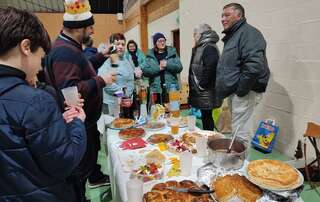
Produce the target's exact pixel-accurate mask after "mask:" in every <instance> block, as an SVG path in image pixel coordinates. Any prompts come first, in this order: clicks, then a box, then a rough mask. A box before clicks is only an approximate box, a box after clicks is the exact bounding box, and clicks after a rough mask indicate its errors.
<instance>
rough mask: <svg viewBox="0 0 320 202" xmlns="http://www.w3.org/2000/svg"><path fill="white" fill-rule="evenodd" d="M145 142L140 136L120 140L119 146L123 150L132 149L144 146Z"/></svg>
mask: <svg viewBox="0 0 320 202" xmlns="http://www.w3.org/2000/svg"><path fill="white" fill-rule="evenodd" d="M146 144H147V143H146V142H145V141H144V140H143V139H142V138H140V137H136V138H132V139H130V140H126V141H124V142H122V144H121V145H120V148H122V149H123V150H133V149H139V148H143V147H145V146H146Z"/></svg>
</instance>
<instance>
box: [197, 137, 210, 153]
mask: <svg viewBox="0 0 320 202" xmlns="http://www.w3.org/2000/svg"><path fill="white" fill-rule="evenodd" d="M207 144H208V140H207V138H206V137H203V136H197V137H196V148H197V154H198V155H199V156H200V157H203V156H206V155H207Z"/></svg>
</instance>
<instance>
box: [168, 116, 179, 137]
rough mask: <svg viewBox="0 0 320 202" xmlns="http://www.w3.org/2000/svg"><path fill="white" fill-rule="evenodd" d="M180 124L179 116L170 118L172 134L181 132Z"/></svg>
mask: <svg viewBox="0 0 320 202" xmlns="http://www.w3.org/2000/svg"><path fill="white" fill-rule="evenodd" d="M179 124H180V119H178V118H171V119H170V127H171V134H172V135H176V134H178V133H179Z"/></svg>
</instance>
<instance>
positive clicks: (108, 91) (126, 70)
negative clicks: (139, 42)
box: [98, 33, 134, 118]
mask: <svg viewBox="0 0 320 202" xmlns="http://www.w3.org/2000/svg"><path fill="white" fill-rule="evenodd" d="M109 41H110V44H112V45H113V46H114V48H115V50H114V53H113V54H111V56H110V58H108V59H107V60H106V61H105V62H104V63H103V65H102V66H101V67H100V68H99V70H98V75H102V74H105V73H107V72H116V74H117V80H116V81H115V82H114V83H112V84H111V85H108V86H106V87H104V89H103V102H104V104H105V106H108V111H109V114H110V115H112V116H115V117H117V116H118V115H119V103H118V99H117V96H116V94H117V93H118V92H120V91H123V93H124V97H126V98H127V99H126V100H131V101H130V102H126V103H125V102H121V103H120V104H121V106H122V109H123V111H122V114H121V115H122V116H124V117H126V118H133V106H132V96H133V91H134V69H133V67H132V65H131V64H130V62H129V61H128V60H127V59H126V58H125V57H124V51H125V44H126V38H125V36H124V35H123V34H121V33H114V34H112V35H111V36H110V39H109ZM123 100H124V99H122V101H123Z"/></svg>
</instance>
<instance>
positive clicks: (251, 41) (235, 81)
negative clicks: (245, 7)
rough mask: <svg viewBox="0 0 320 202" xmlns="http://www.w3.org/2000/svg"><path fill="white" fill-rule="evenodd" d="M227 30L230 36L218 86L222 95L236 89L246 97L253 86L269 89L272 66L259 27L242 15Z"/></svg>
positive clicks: (238, 93)
mask: <svg viewBox="0 0 320 202" xmlns="http://www.w3.org/2000/svg"><path fill="white" fill-rule="evenodd" d="M223 33H225V34H226V36H225V37H224V38H223V39H222V41H223V42H224V48H223V52H222V54H221V57H220V60H219V64H218V67H217V82H216V89H217V92H218V95H219V97H220V98H221V99H223V98H226V97H228V96H229V95H231V94H232V93H235V94H236V95H238V96H240V97H242V96H245V95H247V94H248V93H249V91H250V90H253V91H255V92H259V93H261V92H265V90H266V87H267V84H268V80H269V75H270V70H269V67H268V62H267V58H266V41H265V39H264V37H263V35H262V34H261V32H260V31H259V30H257V29H256V28H254V27H253V26H251V25H249V24H248V23H247V22H246V19H245V18H244V19H242V20H240V21H239V22H237V23H236V24H235V25H233V26H232V27H231V28H230V29H228V30H225V31H224V32H223Z"/></svg>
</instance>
